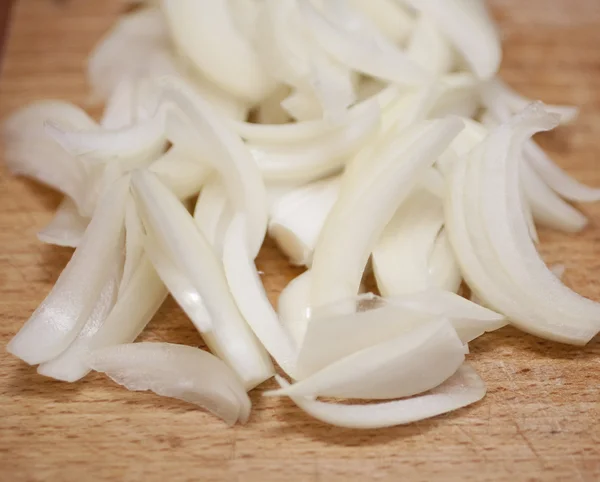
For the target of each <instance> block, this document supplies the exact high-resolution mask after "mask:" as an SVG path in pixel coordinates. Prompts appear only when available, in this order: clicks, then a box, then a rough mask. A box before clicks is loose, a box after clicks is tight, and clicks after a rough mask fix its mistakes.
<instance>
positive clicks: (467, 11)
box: [406, 0, 502, 79]
mask: <svg viewBox="0 0 600 482" xmlns="http://www.w3.org/2000/svg"><path fill="white" fill-rule="evenodd" d="M406 1H407V2H408V3H409V4H410V5H411V6H412V7H414V8H415V9H416V10H418V11H419V12H421V14H423V15H426V16H428V17H430V18H431V19H432V20H433V21H434V22H436V24H437V25H438V27H439V28H440V29H441V30H442V32H443V33H444V34H445V35H446V37H447V38H448V40H450V42H452V43H453V44H454V46H455V47H456V49H457V50H458V52H459V53H460V54H462V56H463V57H464V59H465V60H466V61H467V63H468V64H469V67H470V68H471V70H472V71H473V72H475V73H476V74H477V75H478V76H479V77H480V78H482V79H489V78H491V77H492V76H494V75H495V74H496V72H497V71H498V67H499V65H500V61H501V58H502V49H501V45H500V38H499V35H498V32H497V29H496V26H495V25H494V23H493V22H492V19H491V18H490V16H489V14H488V12H487V9H486V6H485V5H484V4H483V2H481V1H479V0H475V1H474V0H406Z"/></svg>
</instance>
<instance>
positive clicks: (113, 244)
mask: <svg viewBox="0 0 600 482" xmlns="http://www.w3.org/2000/svg"><path fill="white" fill-rule="evenodd" d="M128 186H129V179H127V178H126V177H124V178H122V179H120V180H119V181H117V182H116V183H115V184H114V185H113V186H112V187H111V189H109V190H108V191H107V192H106V193H105V194H104V195H103V196H102V198H101V200H100V201H99V203H98V208H97V210H96V212H95V213H94V217H93V218H92V220H91V222H90V224H89V226H88V229H87V230H86V232H85V234H84V235H83V238H82V239H81V242H80V243H79V246H78V247H77V249H76V250H75V252H74V253H73V257H72V258H71V260H70V261H69V263H68V264H67V266H66V267H65V269H64V270H63V271H62V273H61V274H60V276H59V278H58V280H57V281H56V284H55V285H54V287H53V288H52V291H50V294H48V296H47V297H46V299H45V300H44V301H42V303H41V304H40V306H39V307H38V308H37V309H36V310H35V312H34V313H33V315H31V318H29V320H28V321H27V322H26V323H25V325H23V327H22V328H21V330H20V331H19V333H17V335H16V336H15V337H14V338H13V339H12V340H11V341H10V343H9V344H8V347H7V349H8V351H9V352H10V353H12V354H13V355H15V356H17V357H19V358H21V359H22V360H24V361H25V362H27V363H29V364H30V365H36V364H38V363H43V362H45V361H48V360H51V359H52V358H54V357H56V356H58V355H59V354H60V353H61V352H62V351H63V350H64V349H65V348H67V347H68V346H69V344H70V343H71V342H72V341H73V340H74V339H75V338H76V337H77V335H78V333H79V331H80V330H81V328H82V327H83V325H84V324H85V322H86V320H87V319H88V318H89V317H90V315H91V313H92V310H93V309H94V305H95V304H96V300H97V299H98V295H99V294H100V292H101V290H102V289H103V286H105V285H106V283H107V280H108V279H109V278H110V276H111V270H112V268H113V266H114V265H115V264H117V263H118V260H119V257H120V256H121V251H122V245H123V235H122V234H123V220H124V216H125V204H126V199H127V192H128Z"/></svg>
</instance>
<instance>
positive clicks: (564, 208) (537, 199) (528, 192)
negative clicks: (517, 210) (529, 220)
mask: <svg viewBox="0 0 600 482" xmlns="http://www.w3.org/2000/svg"><path fill="white" fill-rule="evenodd" d="M520 168H521V181H522V183H523V190H524V193H525V198H526V199H527V201H528V203H529V205H530V206H531V214H532V215H533V218H534V219H535V221H537V222H538V223H540V224H541V225H543V226H547V227H550V228H553V229H558V230H560V231H565V232H567V233H577V232H579V231H581V230H582V229H583V228H585V226H586V225H587V222H588V221H587V218H586V217H585V216H584V215H583V214H582V213H581V212H579V211H578V210H577V209H575V208H574V207H573V206H571V205H570V204H568V203H566V202H565V201H563V200H562V199H561V198H560V197H558V195H557V194H556V193H555V192H554V191H553V190H552V189H551V188H550V187H549V186H548V185H547V184H546V183H545V182H544V181H543V180H542V179H540V176H539V175H538V173H537V172H535V171H534V170H533V168H532V167H531V166H530V165H529V163H527V162H522V163H521V166H520Z"/></svg>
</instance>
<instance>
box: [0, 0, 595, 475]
mask: <svg viewBox="0 0 600 482" xmlns="http://www.w3.org/2000/svg"><path fill="white" fill-rule="evenodd" d="M119 4H120V1H119V0H113V1H108V0H105V1H103V2H99V1H89V0H72V1H70V2H51V1H46V0H21V1H19V2H17V3H16V5H15V8H14V11H13V13H14V16H13V24H12V29H11V36H10V39H9V41H8V45H7V52H6V57H5V65H4V69H3V74H2V78H1V81H0V109H1V114H2V116H4V115H5V114H6V113H7V112H9V111H11V110H12V109H14V108H16V107H18V106H22V105H23V104H25V103H26V102H29V101H32V100H35V99H40V98H49V97H50V98H51V97H54V98H61V99H68V100H71V101H73V102H75V103H77V104H82V105H83V104H84V103H85V101H86V99H87V95H88V91H87V90H86V85H85V79H84V74H83V71H84V62H85V57H86V53H87V52H89V50H90V48H91V47H92V46H93V44H94V42H95V41H96V40H97V39H98V38H99V36H100V35H101V34H102V33H103V32H104V31H105V30H106V29H107V28H108V26H109V25H110V24H111V22H112V21H113V20H114V18H115V16H116V15H117V13H118V10H119V8H120V6H119ZM493 6H494V13H495V15H496V17H497V18H498V20H499V21H500V24H501V27H502V32H503V35H504V44H505V61H504V64H503V69H502V74H503V76H504V78H505V79H506V80H507V81H509V82H510V83H511V84H512V85H514V86H515V87H517V88H518V89H519V90H521V91H522V92H523V93H525V94H527V95H530V96H532V97H535V98H541V99H543V100H546V101H548V102H556V103H559V102H564V103H574V104H578V105H581V106H582V108H583V109H582V114H581V117H580V119H579V120H578V121H577V123H576V124H575V125H574V126H571V127H566V128H561V129H560V130H558V131H557V132H556V133H552V134H549V135H546V136H544V137H543V138H541V139H540V141H541V142H542V144H543V145H544V146H545V147H546V148H547V149H548V150H549V151H550V152H551V153H552V154H553V155H554V157H555V158H556V159H557V160H558V161H559V162H560V163H561V164H562V165H563V166H565V167H566V168H568V170H569V171H570V172H572V173H573V174H574V175H575V176H576V177H577V178H579V179H581V180H585V181H587V182H588V183H590V184H595V185H597V186H600V170H599V168H598V162H600V161H599V160H598V158H599V157H600V147H599V146H600V144H599V142H598V140H599V138H600V28H599V26H600V3H599V2H598V1H597V0H529V1H527V2H524V1H522V0H496V1H494V2H493ZM0 169H2V170H1V171H0V206H1V212H0V246H1V247H2V248H1V251H0V290H1V296H0V321H1V322H0V345H2V346H5V344H6V343H7V342H8V340H9V339H10V338H11V337H12V336H13V335H14V334H15V333H16V331H17V330H18V329H19V327H20V326H21V324H22V323H23V322H24V321H25V320H26V319H27V317H28V316H29V315H30V313H31V312H32V311H33V309H34V308H35V307H36V305H37V304H38V303H39V302H40V301H41V300H42V299H43V298H44V296H45V295H46V293H47V292H48V291H49V289H50V288H51V286H52V283H53V282H54V281H55V280H56V278H57V276H58V274H59V272H60V270H61V269H62V267H63V266H64V264H65V263H66V261H67V260H68V257H69V255H70V252H69V250H67V249H62V248H56V247H50V246H44V245H42V244H40V243H39V242H38V241H37V239H36V232H37V231H38V230H39V229H40V228H41V227H42V226H43V225H44V223H46V222H47V221H48V220H49V219H50V217H51V212H52V210H53V209H54V208H55V207H56V206H57V204H58V202H59V198H58V196H57V195H56V194H54V193H52V192H50V191H49V190H47V189H45V188H43V187H40V186H37V185H35V184H33V183H32V182H29V181H26V180H23V179H14V178H12V177H10V176H9V175H8V174H7V172H6V170H5V169H4V167H2V168H0ZM582 209H583V210H584V212H585V213H586V214H588V215H589V217H590V220H591V222H590V226H589V227H588V228H587V229H586V230H585V231H584V232H583V233H582V234H581V235H579V236H576V237H572V236H566V235H562V234H559V233H554V232H547V231H544V232H542V250H543V253H544V255H545V256H546V258H547V260H548V262H550V263H563V264H565V265H566V268H567V271H566V280H567V282H568V283H569V284H570V285H571V286H572V287H573V288H575V289H576V290H578V291H579V292H581V293H582V294H584V295H586V296H588V297H590V298H593V299H595V300H600V282H599V278H598V273H600V204H596V205H587V206H582ZM259 268H260V269H261V270H263V271H264V272H265V273H266V275H265V276H264V282H265V284H266V286H267V288H268V291H269V294H270V296H271V299H272V300H273V301H275V300H276V298H277V295H278V293H279V292H280V290H281V288H282V287H283V286H284V285H285V283H286V282H287V281H289V280H290V279H292V277H293V276H294V275H296V274H297V271H295V270H293V269H291V268H289V267H288V266H287V264H286V263H285V260H283V259H282V257H281V256H280V255H279V254H278V253H277V251H276V250H275V249H274V247H273V246H272V245H271V244H270V243H267V245H266V246H265V248H264V249H263V251H262V253H261V255H260V259H259ZM142 338H143V339H145V340H166V341H171V342H176V343H187V344H191V345H198V346H201V345H202V342H201V340H200V338H199V336H198V335H197V334H196V332H195V331H194V330H193V328H192V326H191V324H190V323H189V322H188V321H187V320H186V319H185V317H184V316H183V315H182V313H181V311H180V310H179V309H178V308H177V306H176V305H175V304H174V303H173V301H172V300H169V301H168V302H167V303H166V304H165V306H164V307H163V308H162V309H161V310H160V313H159V314H158V315H157V316H156V317H155V319H154V320H153V321H152V323H151V325H150V326H149V328H148V329H147V330H146V332H145V333H144V334H143V335H142ZM470 359H471V361H472V363H473V364H474V366H475V367H476V368H477V369H478V370H479V371H480V373H481V374H482V376H483V378H484V379H485V380H486V382H487V385H488V390H489V391H488V395H487V397H486V398H485V400H483V401H482V402H480V403H478V404H476V405H474V406H472V407H469V408H466V409H463V410H460V411H458V412H456V413H453V414H450V415H447V416H441V417H438V418H435V419H433V420H428V421H424V422H421V423H416V424H413V425H410V426H406V427H395V428H391V429H387V430H377V431H351V430H343V429H338V428H333V427H329V426H325V425H323V424H321V423H320V422H317V421H315V420H313V419H311V418H309V417H307V416H306V415H304V414H303V413H302V412H301V411H299V410H298V409H296V407H295V406H294V405H293V404H291V403H290V402H289V401H286V400H276V399H270V398H269V399H264V398H261V391H262V389H264V388H269V387H270V386H272V385H271V384H266V385H265V386H264V387H261V389H259V390H255V391H254V392H253V393H252V394H251V396H252V400H253V403H254V411H253V414H252V417H251V420H250V422H249V424H248V425H246V426H244V427H236V428H234V429H226V428H225V427H224V426H223V425H222V424H221V423H220V422H219V421H217V420H215V419H214V418H213V417H212V416H210V415H207V414H205V413H203V412H202V411H199V410H196V409H194V408H192V407H190V406H188V405H186V404H183V403H178V402H176V401H172V400H167V399H161V398H159V397H157V396H154V395H152V394H143V393H131V392H127V391H125V390H123V389H121V388H119V387H117V386H116V385H114V384H113V383H111V382H110V381H108V380H107V379H105V378H103V377H102V376H98V375H90V376H88V377H87V378H86V379H85V380H84V381H82V382H81V383H77V384H63V383H59V382H54V381H52V380H49V379H46V378H43V377H41V376H38V375H37V374H36V372H35V368H32V367H29V366H26V365H25V364H23V363H21V362H20V361H18V360H16V359H14V358H12V357H10V356H8V354H7V353H5V351H4V350H2V351H1V353H0V480H2V481H42V480H43V481H62V482H69V481H81V480H86V481H87V480H99V481H100V480H102V481H104V480H105V481H108V480H122V481H134V480H142V479H143V480H147V481H179V480H202V481H213V480H214V481H217V480H226V481H279V480H286V481H288V482H292V481H310V480H314V481H319V480H322V481H328V482H329V481H332V482H333V481H348V480H370V479H374V480H383V481H398V480H410V481H434V480H443V481H516V480H529V481H537V480H548V481H549V480H556V481H559V480H560V481H590V482H591V481H597V480H600V423H599V420H600V404H599V400H600V388H599V384H600V383H599V382H600V342H599V341H598V339H596V340H594V341H592V342H591V343H590V344H589V345H588V346H587V347H585V348H583V349H579V348H571V347H565V346H561V345H558V344H554V343H550V342H547V341H543V340H539V339H537V338H534V337H532V336H529V335H525V334H522V333H520V332H518V331H517V330H515V329H512V328H506V329H503V330H501V331H500V332H497V333H494V334H491V335H489V336H485V337H482V338H481V339H479V340H477V341H476V342H474V343H473V344H472V354H471V355H470Z"/></svg>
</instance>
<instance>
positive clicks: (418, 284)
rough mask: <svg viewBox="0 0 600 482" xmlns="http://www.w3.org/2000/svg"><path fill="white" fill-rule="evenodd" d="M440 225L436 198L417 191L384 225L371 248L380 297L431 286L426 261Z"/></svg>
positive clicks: (442, 221) (429, 256)
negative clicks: (373, 247) (379, 236)
mask: <svg viewBox="0 0 600 482" xmlns="http://www.w3.org/2000/svg"><path fill="white" fill-rule="evenodd" d="M443 224H444V212H443V207H442V203H441V201H440V199H439V198H437V197H434V196H432V195H431V194H429V193H428V192H426V191H423V190H421V189H417V191H416V192H414V193H412V194H411V195H410V197H409V198H408V199H407V200H406V201H405V203H403V204H402V205H401V206H400V208H399V209H398V210H397V211H396V213H395V214H394V217H393V218H392V220H391V221H390V222H389V223H388V225H387V226H386V228H385V230H384V231H383V233H382V235H381V238H380V239H379V241H378V243H377V246H376V247H375V249H373V253H372V258H371V259H372V263H373V272H374V274H375V279H376V280H377V288H378V289H379V292H380V293H381V294H382V295H383V296H386V297H388V296H394V295H397V294H400V293H410V292H411V291H421V290H425V289H427V288H429V287H431V286H432V284H433V283H434V280H433V279H431V278H430V276H429V265H430V258H431V256H432V253H433V248H434V245H435V242H436V238H437V236H438V233H439V232H440V230H441V229H442V226H443Z"/></svg>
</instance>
